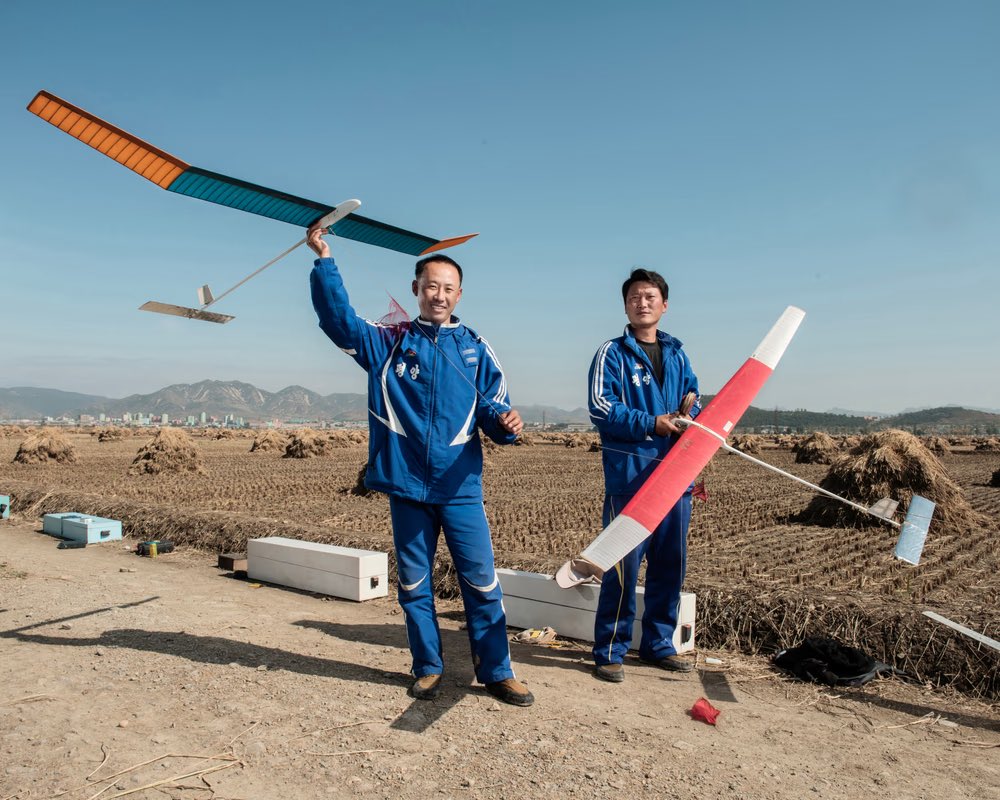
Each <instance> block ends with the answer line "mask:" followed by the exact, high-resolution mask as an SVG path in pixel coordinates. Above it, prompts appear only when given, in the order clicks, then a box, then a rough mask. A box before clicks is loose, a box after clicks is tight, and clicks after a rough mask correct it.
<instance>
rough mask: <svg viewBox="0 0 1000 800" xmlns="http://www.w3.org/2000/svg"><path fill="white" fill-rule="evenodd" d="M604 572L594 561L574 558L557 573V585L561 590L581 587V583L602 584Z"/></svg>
mask: <svg viewBox="0 0 1000 800" xmlns="http://www.w3.org/2000/svg"><path fill="white" fill-rule="evenodd" d="M603 577H604V570H603V569H601V568H600V567H599V566H597V564H595V563H594V562H593V561H589V560H587V559H586V558H582V557H581V558H574V559H571V560H569V561H567V562H566V563H565V564H563V565H562V566H561V567H559V570H558V572H556V583H557V584H558V585H559V588H561V589H569V588H570V587H571V586H579V585H580V584H581V583H600V582H601V578H603Z"/></svg>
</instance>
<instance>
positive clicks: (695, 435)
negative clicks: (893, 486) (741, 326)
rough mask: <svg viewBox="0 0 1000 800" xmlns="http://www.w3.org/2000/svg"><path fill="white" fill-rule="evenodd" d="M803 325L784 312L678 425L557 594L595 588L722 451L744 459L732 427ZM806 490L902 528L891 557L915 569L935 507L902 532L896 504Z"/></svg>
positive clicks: (567, 568) (915, 505)
mask: <svg viewBox="0 0 1000 800" xmlns="http://www.w3.org/2000/svg"><path fill="white" fill-rule="evenodd" d="M804 317H805V312H804V311H802V310H801V309H799V308H796V307H795V306H789V307H788V308H786V309H785V311H784V313H783V314H782V315H781V317H780V318H779V319H778V321H777V322H776V323H775V324H774V326H773V327H772V328H771V330H770V331H769V332H768V334H767V336H765V337H764V339H763V340H762V341H761V343H760V344H759V345H758V346H757V349H756V350H755V351H754V352H753V353H752V354H751V356H750V358H748V359H747V360H746V362H745V363H744V364H743V366H742V367H740V369H739V370H738V371H737V372H736V374H735V375H733V377H732V378H730V379H729V381H728V382H727V383H726V385H725V386H724V387H722V389H721V390H720V391H719V393H718V394H717V395H716V396H715V397H714V398H712V401H711V402H710V403H709V404H708V405H706V406H705V408H704V409H703V410H702V412H701V414H699V415H698V419H697V421H694V420H685V419H678V420H677V422H678V423H681V424H684V425H686V429H685V430H684V432H683V433H682V434H681V435H680V437H679V439H678V440H677V442H676V443H675V444H674V446H673V447H672V448H671V449H670V451H669V452H668V453H667V455H666V456H664V458H663V459H662V461H661V462H660V463H659V464H658V465H657V467H656V469H655V470H653V472H652V474H651V475H650V476H649V477H648V478H647V479H646V481H645V483H643V485H642V486H641V487H640V488H639V491H638V492H636V494H635V496H634V497H633V498H632V500H631V501H629V503H627V504H626V506H625V508H623V509H622V512H621V513H620V514H619V515H618V516H617V517H615V519H613V520H612V521H611V523H610V524H609V525H608V526H607V527H606V528H605V529H604V530H603V531H602V532H601V533H600V535H599V536H598V537H597V538H596V539H595V540H594V541H593V542H592V543H591V545H590V546H589V547H587V549H586V550H584V551H583V553H582V554H581V555H580V556H578V557H577V558H574V559H571V560H570V561H567V562H566V563H565V564H563V565H562V567H560V568H559V570H558V572H556V576H555V578H556V583H558V584H559V586H561V587H563V588H570V587H572V586H576V585H578V584H580V583H585V582H588V581H599V580H600V579H601V577H602V576H603V575H604V573H605V572H606V571H607V570H609V569H611V567H612V566H614V565H615V564H616V563H618V562H619V561H621V559H622V558H624V557H625V556H626V555H628V553H630V552H631V551H632V550H634V549H635V548H636V547H637V546H638V545H639V544H640V543H641V542H643V541H644V540H645V539H646V538H647V537H649V536H650V535H651V534H652V532H653V530H655V529H656V527H657V526H658V525H659V524H660V522H661V521H662V520H663V518H664V517H665V516H666V515H667V513H668V512H669V511H670V509H671V508H673V506H674V504H675V503H676V502H677V501H678V500H679V499H680V497H681V495H683V494H684V491H685V490H686V489H687V487H688V486H689V485H690V484H691V481H693V480H694V479H695V477H696V476H697V475H698V473H699V472H701V470H702V469H703V468H704V467H705V465H706V464H707V463H708V462H709V461H710V460H711V458H712V456H713V455H714V454H715V453H716V451H717V450H718V449H719V448H720V447H725V448H726V449H727V450H730V451H732V452H736V453H737V454H738V455H741V456H744V457H748V458H749V456H747V454H745V453H742V452H740V451H737V450H735V448H731V447H729V445H727V444H726V436H728V434H729V433H730V432H731V431H732V430H733V428H735V427H736V424H737V423H738V422H739V420H740V417H742V416H743V414H744V412H745V411H746V410H747V408H748V407H749V406H750V403H751V402H752V401H753V398H754V397H756V395H757V393H758V392H759V391H760V389H761V387H762V386H763V385H764V383H765V382H766V381H767V379H768V378H769V377H770V376H771V373H772V372H773V371H774V368H775V367H776V366H777V364H778V361H780V360H781V357H782V355H784V352H785V350H786V348H787V347H788V343H789V342H790V341H791V340H792V337H793V336H794V335H795V332H796V331H797V330H798V327H799V324H800V323H801V322H802V319H803V318H804ZM751 460H753V461H755V462H757V463H760V464H762V465H763V466H766V467H767V468H769V469H776V468H774V467H772V466H771V465H770V464H766V463H765V462H758V461H757V459H752V458H751ZM778 471H780V470H778ZM781 472H782V474H783V475H786V476H787V477H790V478H793V479H794V480H798V481H799V482H800V483H806V482H805V481H802V480H801V479H799V478H796V477H795V476H794V475H790V474H788V473H785V472H783V471H781ZM806 485H808V486H810V487H811V488H814V489H817V490H818V491H820V492H822V493H823V494H826V495H829V496H831V497H833V498H835V499H837V500H841V501H842V502H845V503H848V504H849V505H851V506H854V507H855V508H858V509H860V510H861V511H864V512H866V513H869V514H872V515H874V516H877V517H879V519H882V520H885V521H887V522H889V523H890V524H892V525H895V526H897V527H900V528H901V533H900V537H899V540H898V542H897V545H896V551H895V555H896V557H897V558H900V559H901V560H904V561H908V562H910V563H913V564H916V563H917V561H918V560H919V558H920V552H921V550H922V549H923V543H924V539H925V538H926V536H927V530H928V528H929V526H930V520H931V516H932V514H933V512H934V503H932V502H931V501H929V500H927V499H926V498H923V497H919V496H914V497H913V499H912V500H911V502H910V507H909V510H908V513H907V516H906V520H905V521H904V523H903V524H902V526H900V525H899V523H896V522H893V521H892V520H891V519H889V517H891V516H892V513H893V511H895V508H896V502H895V501H893V500H888V499H886V500H880V501H879V502H877V503H876V504H875V505H873V506H872V507H871V508H865V507H863V506H860V505H858V504H856V503H852V502H851V501H849V500H846V499H844V498H842V497H840V496H839V495H835V494H832V493H830V492H827V491H826V490H825V489H820V487H818V486H814V485H813V484H810V483H806Z"/></svg>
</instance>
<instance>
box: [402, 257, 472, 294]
mask: <svg viewBox="0 0 1000 800" xmlns="http://www.w3.org/2000/svg"><path fill="white" fill-rule="evenodd" d="M435 261H438V262H440V263H442V264H451V265H452V266H453V267H454V268H455V269H457V270H458V285H459V286H461V285H462V268H461V267H460V266H459V265H458V262H457V261H455V259H453V258H449V257H448V256H442V255H439V254H437V253H435V254H434V255H432V256H427V258H422V259H420V260H419V261H418V262H417V266H416V268H415V269H414V271H413V277H415V278H417V279H418V280H419V279H420V276H421V275H423V274H424V268H425V267H426V266H427V265H428V264H433V263H434V262H435Z"/></svg>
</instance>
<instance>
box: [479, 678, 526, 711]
mask: <svg viewBox="0 0 1000 800" xmlns="http://www.w3.org/2000/svg"><path fill="white" fill-rule="evenodd" d="M486 691H487V692H489V693H490V694H491V695H493V696H494V697H495V698H496V699H497V700H501V701H503V702H504V703H510V704H511V705H512V706H530V705H531V704H532V703H534V702H535V696H534V695H533V694H532V693H531V692H529V691H528V687H527V686H525V685H524V684H523V683H521V682H520V681H519V680H517V679H516V678H507V679H506V680H502V681H496V683H487V684H486Z"/></svg>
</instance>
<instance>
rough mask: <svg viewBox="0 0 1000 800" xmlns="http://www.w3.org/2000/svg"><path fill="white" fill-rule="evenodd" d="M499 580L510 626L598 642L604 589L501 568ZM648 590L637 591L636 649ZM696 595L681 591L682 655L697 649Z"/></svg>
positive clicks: (677, 635) (678, 645) (678, 641)
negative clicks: (548, 630)
mask: <svg viewBox="0 0 1000 800" xmlns="http://www.w3.org/2000/svg"><path fill="white" fill-rule="evenodd" d="M497 577H498V578H499V579H500V587H501V589H503V606H504V610H505V611H506V612H507V624H508V625H510V626H511V627H512V628H543V627H545V626H546V625H548V626H551V627H553V628H555V630H556V633H558V634H559V635H560V636H568V637H570V638H572V639H582V640H583V641H585V642H592V641H594V614H595V613H596V611H597V599H598V596H599V595H600V593H601V587H600V585H599V584H596V583H581V584H580V585H578V586H574V587H572V588H571V589H561V588H559V585H558V584H557V583H556V582H555V580H554V579H553V577H552V576H551V575H542V574H540V573H537V572H520V571H518V570H513V569H498V570H497ZM644 600H645V589H644V588H643V587H642V586H638V587H636V590H635V624H634V625H633V626H632V649H633V650H636V649H638V648H639V641H640V639H641V638H642V612H643V609H644V608H645V603H644ZM694 610H695V595H693V594H692V593H690V592H681V604H680V608H679V609H678V611H677V630H675V631H674V649H675V650H676V651H677V652H678V653H686V652H689V651H691V650H694Z"/></svg>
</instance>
